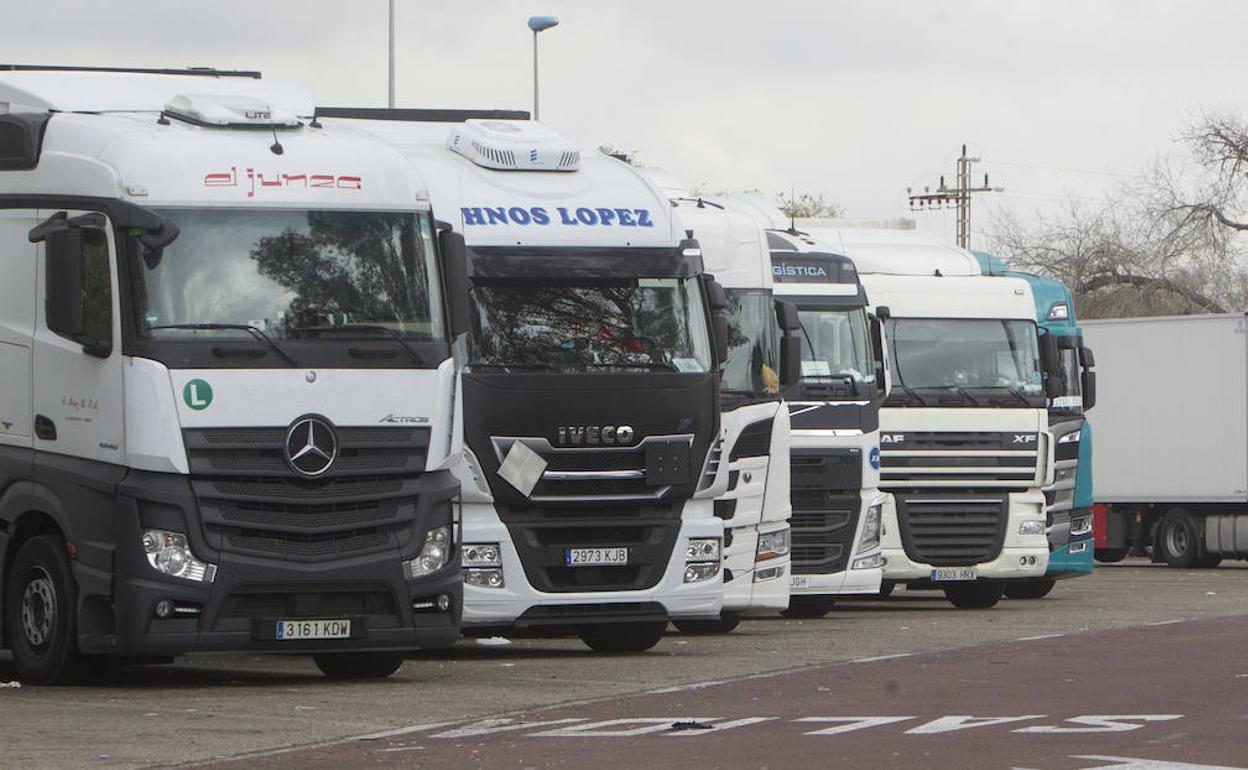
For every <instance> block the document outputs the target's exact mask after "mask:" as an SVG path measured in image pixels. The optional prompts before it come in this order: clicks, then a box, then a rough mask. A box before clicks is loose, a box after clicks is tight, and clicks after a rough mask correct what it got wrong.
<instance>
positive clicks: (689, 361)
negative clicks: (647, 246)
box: [468, 278, 712, 374]
mask: <svg viewBox="0 0 1248 770" xmlns="http://www.w3.org/2000/svg"><path fill="white" fill-rule="evenodd" d="M472 294H473V303H474V311H475V312H474V313H473V321H472V329H471V332H470V346H471V347H470V351H469V361H468V369H469V370H470V371H476V372H499V371H503V372H553V373H562V374H613V373H621V372H636V371H655V372H665V371H666V372H686V373H695V372H709V371H711V365H712V364H711V347H710V339H709V331H708V328H707V322H706V313H705V310H704V308H703V303H702V294H701V291H700V288H699V286H698V282H697V280H696V279H692V278H690V279H675V278H671V279H667V278H659V279H655V278H641V279H637V278H633V279H624V280H613V281H594V282H592V283H591V282H588V281H586V282H570V281H568V282H565V281H549V280H546V281H542V282H540V283H537V282H529V281H525V282H516V281H506V282H499V281H480V280H479V281H476V282H474V286H473V289H472Z"/></svg>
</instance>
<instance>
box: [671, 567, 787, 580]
mask: <svg viewBox="0 0 1248 770" xmlns="http://www.w3.org/2000/svg"><path fill="white" fill-rule="evenodd" d="M781 577H784V565H783V564H781V565H780V566H778V567H767V568H766V569H760V570H755V571H754V582H755V583H761V582H763V581H764V580H775V579H776V578H781ZM686 582H688V581H686Z"/></svg>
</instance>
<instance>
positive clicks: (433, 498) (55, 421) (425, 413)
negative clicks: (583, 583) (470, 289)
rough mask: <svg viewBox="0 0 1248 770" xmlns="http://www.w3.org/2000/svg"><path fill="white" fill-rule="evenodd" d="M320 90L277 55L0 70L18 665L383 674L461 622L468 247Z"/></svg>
mask: <svg viewBox="0 0 1248 770" xmlns="http://www.w3.org/2000/svg"><path fill="white" fill-rule="evenodd" d="M313 104H314V102H313V99H312V97H311V93H310V91H309V90H308V89H307V88H306V87H304V86H302V85H300V84H294V83H283V82H269V81H264V80H261V79H260V77H259V74H258V73H248V72H220V71H215V70H179V71H154V70H147V71H135V70H129V71H121V70H111V71H103V70H91V71H87V70H81V69H78V68H51V69H49V68H30V67H21V66H3V67H0V578H2V580H3V592H2V593H0V610H2V612H0V619H2V627H0V639H3V642H4V644H3V646H4V647H7V648H8V649H9V650H10V651H11V653H12V655H13V660H14V663H15V665H16V668H17V673H18V676H19V677H20V678H21V679H22V680H23V681H26V682H32V683H54V682H62V681H66V680H69V679H72V678H74V677H75V676H76V675H78V674H80V673H82V672H83V671H84V669H86V668H88V667H89V666H91V665H94V663H95V662H96V661H98V659H99V658H100V657H102V656H115V657H117V658H123V659H146V660H151V659H167V658H170V657H172V656H175V655H178V654H180V653H185V652H189V651H208V650H217V651H239V650H245V651H251V652H273V653H301V654H311V655H312V656H313V657H314V658H315V660H316V663H317V665H318V666H319V667H320V668H321V670H322V671H324V672H325V673H326V674H327V675H330V676H336V677H370V676H385V675H388V674H389V673H391V672H393V671H394V670H396V669H397V668H398V667H399V665H401V663H402V660H403V657H404V655H405V654H406V653H407V652H408V651H411V650H414V649H417V648H445V647H449V646H450V645H452V644H454V642H455V640H456V639H457V638H458V636H459V621H460V614H461V609H462V607H461V604H462V602H461V598H462V579H461V574H460V564H459V558H458V551H459V548H458V546H459V542H458V532H457V531H456V527H455V508H456V505H457V498H458V496H459V483H458V481H457V480H456V478H455V476H454V474H453V472H452V471H451V466H452V464H453V462H455V461H456V459H457V458H458V457H459V455H460V441H459V440H457V438H456V433H455V430H454V428H455V425H456V423H457V421H458V418H457V416H456V400H455V390H456V376H457V375H456V370H455V366H454V362H453V358H452V346H453V337H454V333H455V332H456V331H458V330H460V329H463V328H465V327H466V325H467V311H468V296H467V275H466V270H465V264H464V260H465V253H464V249H463V246H462V239H460V238H457V236H455V235H454V234H452V233H450V232H449V231H446V230H444V231H443V232H441V233H439V232H438V230H437V228H436V226H435V222H434V221H433V219H432V217H431V212H430V205H429V198H428V195H427V192H426V190H425V187H424V184H423V182H422V181H421V179H420V177H419V175H418V174H417V173H416V172H415V171H414V169H413V167H412V166H411V165H410V164H409V163H408V162H406V161H405V160H404V158H403V157H402V156H401V155H399V153H398V152H396V151H395V150H394V149H393V148H392V147H390V146H388V145H386V144H385V143H383V142H380V141H378V140H377V139H376V138H375V137H372V136H370V135H368V134H366V133H363V132H361V131H358V130H355V129H352V128H350V127H346V126H333V127H330V126H325V125H322V124H320V123H318V122H317V121H316V120H315V118H314V113H313ZM451 287H457V288H451Z"/></svg>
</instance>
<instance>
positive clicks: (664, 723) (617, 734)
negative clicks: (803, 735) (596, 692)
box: [529, 716, 723, 738]
mask: <svg viewBox="0 0 1248 770" xmlns="http://www.w3.org/2000/svg"><path fill="white" fill-rule="evenodd" d="M722 718H723V717H691V716H679V717H629V718H627V719H604V720H602V721H600V722H590V723H589V724H584V725H574V726H571V727H561V728H558V729H556V730H544V731H542V732H540V733H532V734H530V735H529V737H530V738H631V737H633V736H636V735H647V734H650V733H661V732H664V731H666V730H670V729H671V727H672V723H673V722H718V721H719V720H720V719H722ZM577 721H583V720H577ZM626 725H636V726H635V727H626Z"/></svg>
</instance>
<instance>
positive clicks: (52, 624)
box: [4, 535, 84, 684]
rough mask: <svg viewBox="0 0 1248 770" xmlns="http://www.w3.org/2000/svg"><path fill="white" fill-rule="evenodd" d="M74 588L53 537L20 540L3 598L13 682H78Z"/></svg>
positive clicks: (79, 658)
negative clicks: (21, 543)
mask: <svg viewBox="0 0 1248 770" xmlns="http://www.w3.org/2000/svg"><path fill="white" fill-rule="evenodd" d="M77 607H78V584H77V582H76V581H75V580H74V573H73V569H72V568H71V567H70V564H69V554H67V553H66V552H65V541H64V540H62V539H61V537H60V536H59V535H40V536H39V537H34V538H31V539H30V540H28V541H26V544H25V545H23V546H22V547H21V550H19V551H18V552H17V556H16V557H15V558H14V559H13V569H12V570H11V571H10V572H9V578H8V581H7V590H6V591H5V596H4V612H5V618H4V626H5V628H6V629H8V637H9V648H10V650H11V651H12V653H13V665H14V667H15V668H16V669H17V678H18V679H19V680H20V681H22V682H26V683H29V684H68V683H70V682H73V681H75V680H76V679H78V678H79V677H81V675H82V673H83V663H84V660H83V657H82V655H80V654H79V652H78V611H77Z"/></svg>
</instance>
